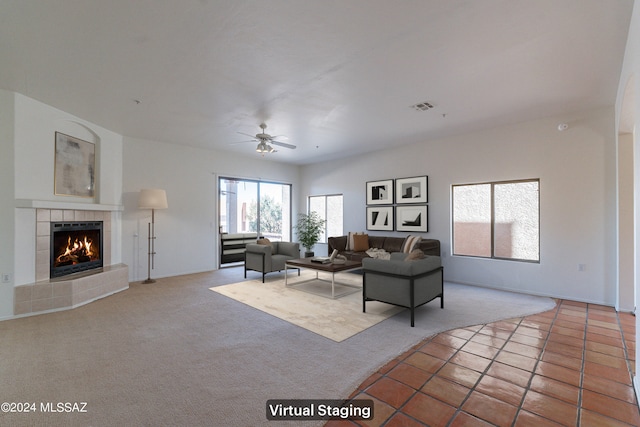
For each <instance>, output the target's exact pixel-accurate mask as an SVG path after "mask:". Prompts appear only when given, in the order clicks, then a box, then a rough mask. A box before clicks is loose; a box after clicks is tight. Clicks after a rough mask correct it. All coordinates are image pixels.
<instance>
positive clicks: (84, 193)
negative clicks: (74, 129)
mask: <svg viewBox="0 0 640 427" xmlns="http://www.w3.org/2000/svg"><path fill="white" fill-rule="evenodd" d="M55 145H56V158H55V171H54V194H55V195H58V196H76V197H94V188H95V165H96V147H95V144H93V143H91V142H88V141H83V140H82V139H78V138H75V137H73V136H69V135H65V134H64V133H61V132H56V141H55Z"/></svg>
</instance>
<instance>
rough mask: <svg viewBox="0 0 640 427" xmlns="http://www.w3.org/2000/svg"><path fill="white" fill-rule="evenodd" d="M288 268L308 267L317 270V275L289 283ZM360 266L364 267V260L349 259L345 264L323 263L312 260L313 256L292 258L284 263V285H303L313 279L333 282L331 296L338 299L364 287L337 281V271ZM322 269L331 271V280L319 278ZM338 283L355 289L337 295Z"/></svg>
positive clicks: (356, 268) (327, 271)
mask: <svg viewBox="0 0 640 427" xmlns="http://www.w3.org/2000/svg"><path fill="white" fill-rule="evenodd" d="M288 268H307V269H309V270H315V272H316V277H315V279H308V280H303V281H301V282H295V283H294V284H291V285H289V282H288V280H287V278H288V274H287V269H288ZM360 268H362V262H360V261H349V260H347V261H345V262H344V263H343V264H337V263H329V264H321V263H319V262H312V261H311V258H300V259H291V260H289V261H287V262H286V263H285V264H284V285H285V286H286V287H288V288H291V287H295V286H298V285H301V284H303V283H308V282H310V281H312V280H319V281H322V282H327V283H331V298H333V299H336V298H340V297H343V296H345V295H350V294H353V293H355V292H358V291H359V290H360V289H362V287H361V286H355V285H352V284H350V283H343V282H336V273H344V272H347V271H353V270H358V269H360ZM321 271H322V272H325V273H331V280H324V279H321V278H319V277H318V273H320V272H321ZM336 284H338V285H341V286H347V287H349V288H354V290H352V291H349V292H342V293H340V294H339V295H336ZM300 290H303V289H300Z"/></svg>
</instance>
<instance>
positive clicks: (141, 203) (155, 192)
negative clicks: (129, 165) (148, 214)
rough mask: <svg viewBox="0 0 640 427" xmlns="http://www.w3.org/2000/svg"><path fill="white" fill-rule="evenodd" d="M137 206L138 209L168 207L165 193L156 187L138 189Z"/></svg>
mask: <svg viewBox="0 0 640 427" xmlns="http://www.w3.org/2000/svg"><path fill="white" fill-rule="evenodd" d="M138 207H139V208H140V209H167V208H168V207H169V205H167V193H166V192H165V191H164V190H160V189H157V188H150V189H146V190H140V195H139V196H138Z"/></svg>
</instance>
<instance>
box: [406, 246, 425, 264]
mask: <svg viewBox="0 0 640 427" xmlns="http://www.w3.org/2000/svg"><path fill="white" fill-rule="evenodd" d="M423 258H424V252H422V251H421V250H420V249H414V250H412V251H411V253H410V254H409V255H407V257H406V258H405V259H404V260H405V261H415V260H417V259H423Z"/></svg>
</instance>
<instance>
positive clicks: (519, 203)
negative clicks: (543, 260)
mask: <svg viewBox="0 0 640 427" xmlns="http://www.w3.org/2000/svg"><path fill="white" fill-rule="evenodd" d="M539 184H540V182H539V180H537V179H536V180H527V181H512V182H495V183H482V184H469V185H455V186H453V188H452V199H453V205H452V209H453V215H452V216H453V254H454V255H466V256H477V257H487V258H501V259H513V260H523V261H539V260H540V207H539V206H540V201H539ZM492 233H493V235H492Z"/></svg>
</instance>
